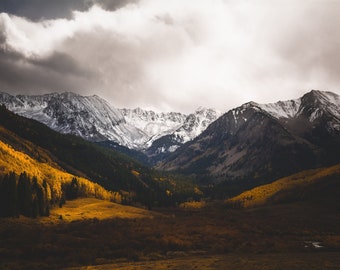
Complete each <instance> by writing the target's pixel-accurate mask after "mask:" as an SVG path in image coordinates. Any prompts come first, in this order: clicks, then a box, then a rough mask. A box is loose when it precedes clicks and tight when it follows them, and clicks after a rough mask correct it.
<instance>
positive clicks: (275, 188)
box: [226, 164, 340, 208]
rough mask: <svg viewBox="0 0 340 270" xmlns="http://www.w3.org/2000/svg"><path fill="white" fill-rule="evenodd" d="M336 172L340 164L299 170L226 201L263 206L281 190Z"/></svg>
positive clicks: (299, 186) (302, 184) (302, 185)
mask: <svg viewBox="0 0 340 270" xmlns="http://www.w3.org/2000/svg"><path fill="white" fill-rule="evenodd" d="M336 174H340V164H337V165H335V166H332V167H328V168H320V169H314V170H307V171H303V172H299V173H297V174H294V175H291V176H288V177H284V178H281V179H279V180H276V181H275V182H273V183H270V184H267V185H263V186H259V187H256V188H253V189H251V190H248V191H245V192H243V193H241V194H240V195H238V196H236V197H233V198H231V199H228V200H226V203H227V204H229V205H235V206H238V207H241V208H251V207H257V206H261V205H264V204H265V203H266V202H268V201H269V200H270V199H271V198H273V196H275V195H276V194H278V193H279V192H282V191H289V190H293V189H296V188H303V187H307V186H309V185H311V184H313V183H316V182H320V181H323V180H324V178H325V177H327V176H331V175H336Z"/></svg>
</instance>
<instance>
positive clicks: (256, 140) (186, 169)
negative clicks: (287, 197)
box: [157, 90, 340, 185]
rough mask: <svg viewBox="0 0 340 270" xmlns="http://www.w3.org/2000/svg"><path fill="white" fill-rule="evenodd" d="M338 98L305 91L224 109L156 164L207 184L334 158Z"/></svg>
mask: <svg viewBox="0 0 340 270" xmlns="http://www.w3.org/2000/svg"><path fill="white" fill-rule="evenodd" d="M339 153H340V98H339V96H338V95H336V94H334V93H331V92H322V91H315V90H313V91H311V92H309V93H306V94H305V95H304V96H302V97H301V98H299V99H297V100H289V101H280V102H277V103H273V104H258V103H255V102H249V103H246V104H243V105H242V106H240V107H237V108H235V109H233V110H230V111H228V112H227V113H225V114H224V115H222V116H221V117H220V118H218V119H217V120H216V121H214V122H213V123H212V124H211V125H210V126H209V127H208V128H207V129H206V130H205V131H204V132H203V133H202V134H200V135H199V136H198V137H196V138H195V139H194V140H192V141H190V142H188V143H186V144H185V145H184V146H182V147H181V148H179V149H178V150H177V151H176V152H174V153H172V154H171V155H170V156H168V157H167V158H166V159H165V160H163V161H162V162H161V163H160V164H158V166H157V168H158V169H162V170H176V171H178V172H182V173H187V174H195V175H196V176H197V177H199V178H200V179H202V181H206V182H208V183H220V182H234V181H231V180H243V182H244V185H246V183H247V182H251V185H256V184H259V183H261V184H262V183H266V182H269V181H273V180H274V179H277V178H280V177H283V176H286V175H290V174H292V173H295V172H298V171H301V170H304V169H310V168H317V167H321V166H328V165H332V164H336V163H339V162H340V155H339Z"/></svg>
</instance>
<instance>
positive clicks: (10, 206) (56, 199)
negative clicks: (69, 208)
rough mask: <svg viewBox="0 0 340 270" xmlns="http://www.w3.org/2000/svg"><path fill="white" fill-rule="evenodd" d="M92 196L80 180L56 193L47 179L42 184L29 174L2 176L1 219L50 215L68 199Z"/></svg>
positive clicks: (63, 185) (68, 183)
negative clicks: (51, 210)
mask: <svg viewBox="0 0 340 270" xmlns="http://www.w3.org/2000/svg"><path fill="white" fill-rule="evenodd" d="M88 195H89V194H88V190H87V188H86V185H83V184H82V183H81V182H80V181H79V180H78V179H77V178H76V177H74V178H73V179H72V180H71V181H70V182H65V183H63V184H62V185H61V191H60V192H55V190H54V187H51V186H50V184H49V183H48V182H47V181H46V180H43V181H39V180H38V179H37V177H35V176H33V177H30V176H29V175H28V174H27V173H26V172H23V173H21V174H20V175H19V176H18V175H16V174H15V173H14V172H11V173H8V174H6V175H4V176H3V177H0V217H18V216H19V215H24V216H26V217H32V218H36V217H39V216H49V214H50V209H51V208H52V207H56V206H57V207H62V205H63V204H64V203H65V202H66V200H73V199H76V198H78V197H86V196H88Z"/></svg>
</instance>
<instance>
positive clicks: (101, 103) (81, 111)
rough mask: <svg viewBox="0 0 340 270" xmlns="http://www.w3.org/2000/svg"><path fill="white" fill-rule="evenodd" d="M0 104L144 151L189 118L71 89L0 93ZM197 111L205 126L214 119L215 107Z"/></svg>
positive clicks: (90, 136) (54, 124)
mask: <svg viewBox="0 0 340 270" xmlns="http://www.w3.org/2000/svg"><path fill="white" fill-rule="evenodd" d="M0 103H3V104H5V105H6V106H7V107H8V109H9V110H11V111H13V112H15V113H18V114H20V115H22V116H26V117H28V118H33V119H35V120H38V121H40V122H42V123H44V124H46V125H47V126H49V127H51V128H53V129H54V130H56V131H59V132H61V133H71V134H74V135H78V136H81V137H83V138H85V139H87V140H91V141H104V140H109V141H114V142H116V143H118V144H120V145H123V146H126V147H128V148H131V149H137V150H144V149H146V148H148V147H150V146H151V145H152V143H153V142H154V141H155V140H157V139H158V138H160V137H162V136H166V135H169V134H173V133H174V132H175V131H176V130H178V129H179V128H180V127H181V126H182V125H183V124H184V123H185V122H186V118H187V117H188V115H186V114H182V113H179V112H168V113H164V112H162V113H156V112H154V111H151V110H144V109H142V108H140V107H137V108H135V109H116V108H114V107H113V106H111V105H110V104H109V103H108V102H107V101H105V100H104V99H103V98H101V97H99V96H97V95H92V96H82V95H79V94H76V93H73V92H63V93H51V94H45V95H17V96H12V95H10V94H7V93H0ZM200 113H201V114H204V115H205V116H200V117H201V118H202V119H203V118H206V120H205V124H204V126H205V127H206V126H207V124H208V123H210V122H212V121H213V120H215V119H216V118H217V116H214V110H209V109H202V110H201V111H200ZM197 128H198V130H197V131H195V133H194V134H196V135H198V134H199V133H200V132H201V131H202V127H198V126H197ZM190 138H192V136H190ZM171 149H174V148H173V147H172V148H171Z"/></svg>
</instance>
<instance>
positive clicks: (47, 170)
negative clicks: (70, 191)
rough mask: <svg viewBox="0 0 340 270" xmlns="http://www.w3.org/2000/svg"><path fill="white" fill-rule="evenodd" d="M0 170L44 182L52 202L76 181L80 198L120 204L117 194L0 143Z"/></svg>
mask: <svg viewBox="0 0 340 270" xmlns="http://www.w3.org/2000/svg"><path fill="white" fill-rule="evenodd" d="M0 168H1V174H2V175H4V174H11V173H14V174H16V175H20V174H21V173H23V172H25V174H27V175H29V177H34V178H35V179H37V182H38V183H39V184H40V185H42V183H43V182H44V181H46V182H47V183H48V184H49V186H50V188H51V193H52V195H53V196H54V201H60V200H61V199H62V197H63V192H65V191H63V186H65V185H67V184H69V183H71V182H72V180H73V179H77V185H78V186H79V190H81V196H87V197H96V198H100V199H105V200H113V201H117V202H120V201H121V197H120V196H119V194H118V193H115V192H109V191H107V190H105V189H104V188H103V187H101V186H100V185H98V184H96V183H93V182H91V181H90V180H88V179H86V178H83V177H76V176H74V175H72V174H70V173H67V172H64V171H61V170H59V169H57V168H54V167H52V166H51V165H49V164H48V163H43V162H39V161H37V160H35V159H33V158H31V157H30V156H28V155H26V154H24V153H22V152H19V151H16V150H14V149H13V148H12V147H11V146H9V145H7V144H5V143H3V142H1V141H0Z"/></svg>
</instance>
